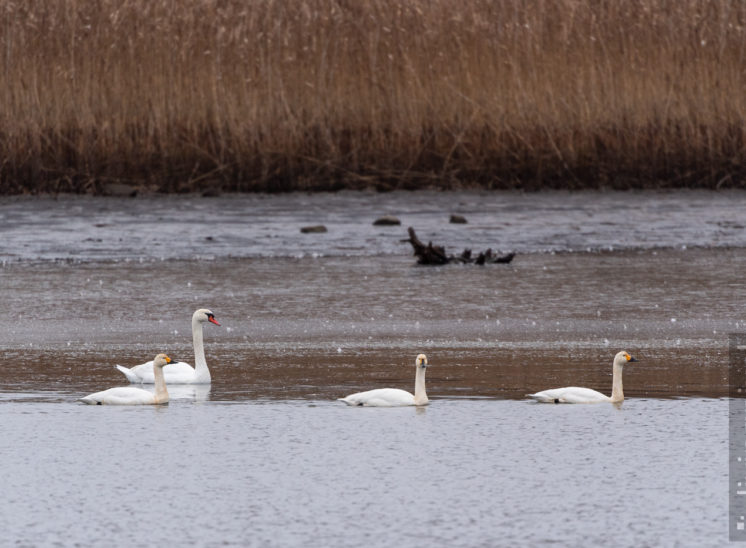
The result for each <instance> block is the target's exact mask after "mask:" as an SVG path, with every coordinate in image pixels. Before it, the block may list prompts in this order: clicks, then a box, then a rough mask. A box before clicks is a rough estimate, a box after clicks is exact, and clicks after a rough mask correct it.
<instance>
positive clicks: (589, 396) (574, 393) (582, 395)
mask: <svg viewBox="0 0 746 548" xmlns="http://www.w3.org/2000/svg"><path fill="white" fill-rule="evenodd" d="M636 361H637V360H636V359H635V358H633V357H632V356H630V355H629V354H628V353H627V352H624V351H622V352H619V353H617V355H616V356H614V364H613V367H612V371H613V376H612V386H611V397H609V396H607V395H605V394H602V393H601V392H598V391H596V390H592V389H590V388H582V387H579V386H566V387H564V388H553V389H551V390H543V391H541V392H537V393H535V394H527V397H529V398H531V399H534V400H536V401H538V402H541V403H600V402H612V403H618V402H621V401H623V400H624V389H623V385H622V371H623V369H624V364H625V363H627V362H636Z"/></svg>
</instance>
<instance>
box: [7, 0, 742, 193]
mask: <svg viewBox="0 0 746 548" xmlns="http://www.w3.org/2000/svg"><path fill="white" fill-rule="evenodd" d="M0 78H1V79H2V82H3V83H2V85H0V184H1V185H2V189H1V190H2V192H4V193H15V192H39V191H52V192H59V191H75V192H86V191H98V190H100V188H101V186H102V185H103V184H105V183H106V182H111V181H117V182H126V183H131V184H136V185H139V186H141V187H149V188H152V189H157V190H161V191H169V192H179V191H194V190H201V189H205V188H210V187H220V188H222V189H224V190H239V191H244V190H292V189H335V188H360V187H368V186H376V187H380V188H392V187H399V188H419V187H423V186H436V187H441V188H448V187H454V186H460V185H480V186H484V187H489V188H512V187H520V188H543V187H570V188H585V187H599V186H601V187H604V186H606V187H615V188H619V187H621V188H629V187H638V186H649V185H655V186H677V187H678V186H702V187H717V186H722V185H726V186H740V187H743V186H746V174H745V171H746V139H745V137H746V123H745V122H746V3H744V2H737V1H727V0H711V1H708V0H608V1H600V0H502V1H500V0H473V1H469V2H463V1H460V0H365V1H358V0H294V1H292V2H285V1H279V0H264V1H258V0H254V1H240V0H222V1H215V0H15V1H7V0H0Z"/></svg>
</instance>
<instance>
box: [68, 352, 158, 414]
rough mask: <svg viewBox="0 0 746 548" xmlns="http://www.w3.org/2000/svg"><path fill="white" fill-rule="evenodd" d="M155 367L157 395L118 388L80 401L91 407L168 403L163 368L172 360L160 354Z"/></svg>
mask: <svg viewBox="0 0 746 548" xmlns="http://www.w3.org/2000/svg"><path fill="white" fill-rule="evenodd" d="M152 363H153V364H154V365H155V371H156V373H155V393H153V392H148V391H147V390H143V389H142V388H135V387H134V386H118V387H116V388H109V389H108V390H102V391H101V392H95V393H94V394H89V395H88V396H85V397H84V398H80V401H82V402H83V403H87V404H89V405H157V404H161V403H168V390H167V389H166V381H165V380H164V375H163V368H164V367H165V366H166V365H167V364H169V363H171V358H169V357H168V356H166V355H165V354H158V355H157V356H156V357H155V359H154V360H153V362H152Z"/></svg>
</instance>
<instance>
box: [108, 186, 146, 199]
mask: <svg viewBox="0 0 746 548" xmlns="http://www.w3.org/2000/svg"><path fill="white" fill-rule="evenodd" d="M101 194H102V195H104V196H117V197H119V198H134V197H135V196H137V189H136V188H135V187H133V186H131V185H125V184H124V183H104V184H103V185H101Z"/></svg>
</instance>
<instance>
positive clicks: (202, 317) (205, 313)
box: [116, 308, 220, 384]
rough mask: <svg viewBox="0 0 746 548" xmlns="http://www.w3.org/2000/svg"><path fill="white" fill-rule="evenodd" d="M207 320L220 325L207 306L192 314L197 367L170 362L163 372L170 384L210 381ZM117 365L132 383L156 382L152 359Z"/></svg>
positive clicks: (206, 382)
mask: <svg viewBox="0 0 746 548" xmlns="http://www.w3.org/2000/svg"><path fill="white" fill-rule="evenodd" d="M205 322H210V323H214V324H215V325H220V324H219V323H218V321H217V320H216V319H215V314H213V313H212V312H211V311H209V310H207V309H206V308H200V309H199V310H197V311H196V312H195V313H194V314H193V315H192V340H193V341H194V361H195V363H196V367H192V366H191V365H189V364H188V363H185V362H176V363H171V364H169V365H168V366H167V367H166V368H165V369H164V370H163V373H164V375H165V376H166V382H168V383H169V384H209V383H210V381H211V378H210V370H209V369H207V361H206V360H205V347H204V344H203V342H202V324H203V323H205ZM116 367H117V369H119V370H120V371H121V372H122V373H124V375H125V377H127V380H128V381H130V382H132V383H146V384H153V382H155V377H154V374H153V362H152V361H150V362H145V363H143V364H140V365H136V366H134V367H131V368H127V367H123V366H121V365H117V366H116Z"/></svg>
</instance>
